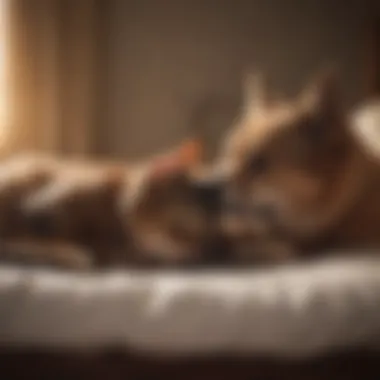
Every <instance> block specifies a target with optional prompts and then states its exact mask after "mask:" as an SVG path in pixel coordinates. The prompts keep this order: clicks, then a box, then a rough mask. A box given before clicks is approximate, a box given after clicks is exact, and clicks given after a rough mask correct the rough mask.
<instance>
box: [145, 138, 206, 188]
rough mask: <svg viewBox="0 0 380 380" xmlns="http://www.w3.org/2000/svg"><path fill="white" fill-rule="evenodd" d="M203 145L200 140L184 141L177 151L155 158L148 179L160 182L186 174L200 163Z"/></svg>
mask: <svg viewBox="0 0 380 380" xmlns="http://www.w3.org/2000/svg"><path fill="white" fill-rule="evenodd" d="M202 158H203V144H202V141H201V140H200V139H191V140H187V141H185V142H184V143H183V144H181V145H180V146H179V147H178V148H177V149H175V150H174V151H172V152H169V153H167V154H164V155H162V156H159V157H157V158H155V159H154V160H153V162H152V164H151V167H150V171H149V178H150V179H151V180H157V181H160V180H162V179H165V178H168V177H171V176H173V175H176V174H180V173H186V172H187V171H188V170H190V169H192V168H194V167H196V166H197V165H199V164H200V163H201V162H202Z"/></svg>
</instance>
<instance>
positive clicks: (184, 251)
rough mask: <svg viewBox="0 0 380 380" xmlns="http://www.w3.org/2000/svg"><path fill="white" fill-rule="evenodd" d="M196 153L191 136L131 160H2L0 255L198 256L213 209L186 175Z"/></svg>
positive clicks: (83, 260)
mask: <svg viewBox="0 0 380 380" xmlns="http://www.w3.org/2000/svg"><path fill="white" fill-rule="evenodd" d="M199 159H200V149H199V145H198V143H196V142H194V141H190V142H189V143H186V144H184V145H183V146H181V147H180V148H179V149H176V150H174V151H172V152H169V153H167V154H165V155H162V156H159V157H156V158H154V159H152V160H148V161H147V162H145V163H141V164H138V165H130V166H125V165H122V164H115V163H112V164H105V163H103V164H101V163H84V162H78V161H75V160H73V161H69V160H59V159H56V158H52V157H42V156H36V155H31V156H23V157H16V158H11V159H9V160H7V161H5V162H3V163H2V164H1V166H0V233H1V243H2V246H0V248H2V252H3V254H2V258H3V259H9V260H11V261H12V260H13V261H17V260H27V261H29V262H33V261H35V262H38V263H41V262H44V261H45V262H46V263H49V264H54V265H58V266H62V265H63V266H74V267H75V266H88V265H89V264H90V262H91V259H92V260H93V261H95V263H96V264H100V265H105V264H117V263H121V262H132V261H133V262H135V261H136V260H137V261H151V260H154V261H156V262H158V263H165V264H171V263H181V262H192V261H195V260H198V259H199V258H200V256H201V255H202V254H203V253H204V252H207V251H205V249H206V248H208V247H209V243H210V242H211V240H213V239H214V229H213V226H214V225H215V223H211V220H212V219H213V218H214V215H216V214H214V210H213V209H210V208H209V209H207V205H210V204H211V203H212V202H213V200H212V199H210V196H208V198H207V197H205V193H204V192H203V190H202V189H199V188H198V187H196V186H193V184H192V183H191V181H190V180H189V177H188V173H189V171H190V170H191V169H192V167H193V166H195V165H197V164H198V162H199ZM206 198H207V199H206ZM28 247H29V248H30V249H29V248H28ZM89 252H90V254H89ZM201 252H202V254H201ZM89 256H90V257H89Z"/></svg>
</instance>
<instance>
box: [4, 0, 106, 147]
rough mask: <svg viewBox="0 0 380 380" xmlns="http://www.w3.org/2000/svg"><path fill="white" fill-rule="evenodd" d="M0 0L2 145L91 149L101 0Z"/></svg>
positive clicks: (93, 133)
mask: <svg viewBox="0 0 380 380" xmlns="http://www.w3.org/2000/svg"><path fill="white" fill-rule="evenodd" d="M0 2H1V15H0V17H1V24H0V28H2V30H1V33H0V36H1V41H0V49H1V50H0V71H1V73H0V81H1V88H0V102H1V104H0V107H1V108H0V117H1V119H0V122H1V129H0V132H1V142H3V144H2V145H1V146H0V149H2V152H3V153H4V152H5V153H10V152H14V151H18V150H44V151H52V152H59V153H68V154H75V155H87V154H91V152H92V148H93V144H94V136H95V126H96V111H97V110H98V109H99V103H98V102H99V94H100V92H99V83H101V76H102V73H101V72H100V71H99V70H98V68H99V65H98V58H99V57H100V56H101V54H102V52H101V51H100V50H99V49H101V46H100V43H99V41H101V40H102V39H101V38H99V32H100V30H101V19H100V16H101V11H100V7H99V4H101V1H99V0H98V1H97V0H80V1H77V0H33V1H31V0H0ZM3 84H4V85H3Z"/></svg>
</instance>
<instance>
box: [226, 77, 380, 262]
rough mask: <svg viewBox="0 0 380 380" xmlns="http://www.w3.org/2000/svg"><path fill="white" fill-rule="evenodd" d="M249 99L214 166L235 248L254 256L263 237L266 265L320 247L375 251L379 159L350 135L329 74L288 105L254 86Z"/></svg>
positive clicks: (379, 203)
mask: <svg viewBox="0 0 380 380" xmlns="http://www.w3.org/2000/svg"><path fill="white" fill-rule="evenodd" d="M252 89H253V90H252ZM247 94H248V95H247V96H246V100H247V101H246V108H245V112H244V113H243V115H242V116H241V118H240V120H239V122H238V123H237V125H236V126H235V127H234V129H233V130H232V131H231V132H230V134H229V136H228V137H227V139H226V141H225V145H224V147H223V150H222V154H221V157H222V160H221V163H220V164H219V167H220V169H221V170H222V171H223V172H224V175H225V177H226V178H227V182H226V183H227V186H226V201H227V202H226V212H225V218H224V219H225V226H226V229H227V231H229V233H230V234H232V235H233V237H234V239H235V242H237V245H238V246H239V244H238V243H239V242H244V243H242V245H243V251H244V252H245V253H247V251H248V255H249V254H251V255H253V256H255V255H256V254H257V249H255V248H254V247H255V244H257V241H263V240H262V239H263V238H264V237H265V236H267V240H268V245H266V244H263V245H259V246H258V247H256V248H260V247H261V248H260V249H259V250H261V253H262V255H263V256H264V257H265V258H267V259H269V260H272V259H273V258H275V259H278V258H284V257H286V258H288V257H289V256H291V255H292V254H296V253H297V252H300V251H304V250H306V251H313V250H316V249H319V248H322V247H323V248H326V247H329V248H342V247H377V248H379V247H380V234H379V228H380V191H379V190H380V165H379V160H378V157H375V156H374V155H371V154H370V152H369V151H368V149H367V148H366V146H365V145H364V144H363V143H362V141H360V139H359V138H358V136H357V134H355V133H354V129H353V128H352V120H351V119H350V117H348V114H347V112H345V110H344V109H343V104H342V103H343V102H342V99H341V94H340V92H339V86H338V83H337V80H336V78H335V77H334V75H332V74H331V73H329V74H325V75H322V76H320V77H319V78H318V79H317V80H315V81H313V83H312V85H311V86H308V87H307V88H306V90H305V91H303V92H302V93H301V94H300V95H299V96H298V97H296V98H295V99H292V100H288V101H277V102H275V101H273V100H271V99H269V97H268V94H267V92H266V91H265V89H264V88H263V87H262V86H261V87H260V86H258V85H257V84H256V85H255V86H253V87H252V85H251V84H250V85H249V86H248V91H247ZM258 239H259V240H258ZM255 242H256V243H255ZM264 242H265V239H264Z"/></svg>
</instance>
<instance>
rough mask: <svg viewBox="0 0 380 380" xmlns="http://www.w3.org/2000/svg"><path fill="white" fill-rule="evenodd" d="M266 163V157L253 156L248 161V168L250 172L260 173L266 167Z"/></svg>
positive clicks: (267, 162)
mask: <svg viewBox="0 0 380 380" xmlns="http://www.w3.org/2000/svg"><path fill="white" fill-rule="evenodd" d="M268 164H269V161H268V158H267V157H265V156H264V155H259V156H255V157H252V159H251V161H250V162H249V169H250V171H251V173H254V174H260V173H263V172H264V171H265V170H267V169H268Z"/></svg>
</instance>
